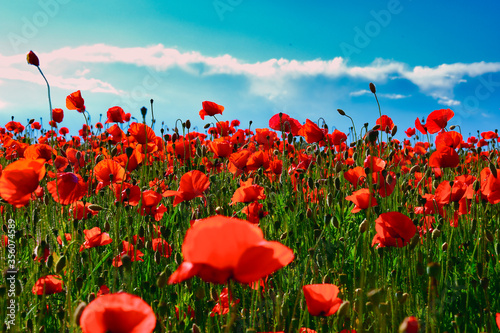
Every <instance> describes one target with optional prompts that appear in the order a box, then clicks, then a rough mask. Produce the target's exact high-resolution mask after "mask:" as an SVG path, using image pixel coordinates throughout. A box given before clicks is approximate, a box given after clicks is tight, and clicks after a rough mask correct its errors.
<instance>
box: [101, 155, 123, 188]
mask: <svg viewBox="0 0 500 333" xmlns="http://www.w3.org/2000/svg"><path fill="white" fill-rule="evenodd" d="M94 173H95V176H96V178H97V180H98V181H99V183H100V184H99V185H100V186H99V187H98V189H101V188H103V187H104V186H107V185H109V184H111V183H113V184H114V183H121V182H122V181H124V180H125V177H126V174H125V169H124V168H123V167H122V166H121V165H120V164H119V163H118V162H116V161H114V160H111V159H107V160H102V161H100V162H99V163H97V165H96V166H95V167H94Z"/></svg>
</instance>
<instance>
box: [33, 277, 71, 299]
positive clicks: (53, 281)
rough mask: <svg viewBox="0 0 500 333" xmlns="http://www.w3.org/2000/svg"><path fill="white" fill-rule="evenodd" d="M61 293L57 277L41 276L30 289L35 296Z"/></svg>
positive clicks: (60, 283) (60, 284)
mask: <svg viewBox="0 0 500 333" xmlns="http://www.w3.org/2000/svg"><path fill="white" fill-rule="evenodd" d="M62 291H63V290H62V279H61V277H60V276H59V275H46V276H42V277H41V278H39V279H38V280H37V281H36V283H35V285H34V286H33V288H32V289H31V292H32V293H33V294H35V295H52V294H57V293H60V292H62Z"/></svg>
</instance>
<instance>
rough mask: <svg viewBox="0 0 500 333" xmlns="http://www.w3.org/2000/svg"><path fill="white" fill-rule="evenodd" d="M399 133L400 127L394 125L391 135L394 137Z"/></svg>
mask: <svg viewBox="0 0 500 333" xmlns="http://www.w3.org/2000/svg"><path fill="white" fill-rule="evenodd" d="M397 132H398V126H397V125H394V127H393V128H392V132H391V135H392V136H394V135H396V133H397Z"/></svg>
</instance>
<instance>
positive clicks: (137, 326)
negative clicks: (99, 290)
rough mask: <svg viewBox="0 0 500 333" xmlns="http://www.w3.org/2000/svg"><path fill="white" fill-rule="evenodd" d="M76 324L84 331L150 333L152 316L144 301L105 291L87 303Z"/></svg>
mask: <svg viewBox="0 0 500 333" xmlns="http://www.w3.org/2000/svg"><path fill="white" fill-rule="evenodd" d="M80 326H81V327H82V331H83V332H84V333H106V332H129V333H151V332H153V330H154V329H155V327H156V317H155V314H154V312H153V309H151V307H150V306H149V305H148V303H146V302H144V301H143V300H142V299H141V298H139V297H137V296H135V295H131V294H127V293H118V294H108V295H103V296H101V297H97V298H96V299H94V300H93V301H92V302H90V303H89V305H88V306H87V307H86V308H85V310H83V312H82V316H81V317H80Z"/></svg>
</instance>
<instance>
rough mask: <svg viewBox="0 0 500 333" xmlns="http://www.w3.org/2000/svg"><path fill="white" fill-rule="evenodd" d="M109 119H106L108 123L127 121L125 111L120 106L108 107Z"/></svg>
mask: <svg viewBox="0 0 500 333" xmlns="http://www.w3.org/2000/svg"><path fill="white" fill-rule="evenodd" d="M107 116H108V119H107V120H106V124H108V123H124V122H126V120H125V118H126V117H127V116H126V115H125V111H123V109H122V108H121V107H119V106H113V107H111V108H109V109H108V112H107Z"/></svg>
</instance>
